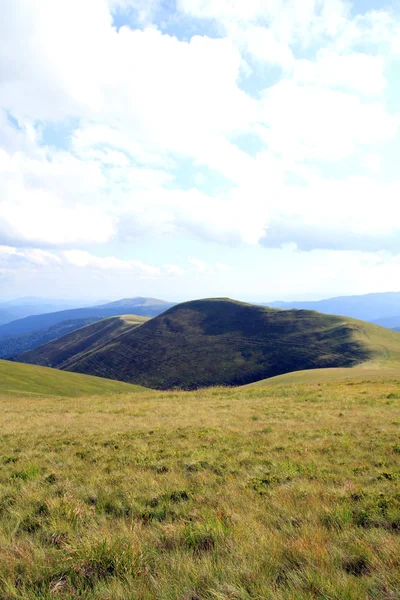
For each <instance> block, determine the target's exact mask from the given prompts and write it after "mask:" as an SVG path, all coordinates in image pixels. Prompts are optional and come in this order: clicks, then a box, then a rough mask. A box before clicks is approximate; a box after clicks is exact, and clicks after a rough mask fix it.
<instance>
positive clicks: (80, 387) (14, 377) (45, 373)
mask: <svg viewBox="0 0 400 600" xmlns="http://www.w3.org/2000/svg"><path fill="white" fill-rule="evenodd" d="M137 390H142V391H144V388H142V387H140V386H136V385H130V384H129V383H122V382H121V381H112V380H111V379H100V378H99V377H91V376H90V375H78V374H77V373H64V372H63V371H57V370H56V369H48V368H46V367H37V366H32V365H23V364H21V363H13V362H10V361H7V360H0V397H4V396H6V397H12V396H14V397H17V398H19V397H23V396H28V397H32V396H49V395H51V396H62V397H64V396H66V397H68V396H69V397H72V398H78V397H80V396H90V395H93V394H98V395H102V394H111V393H114V394H118V393H120V394H121V393H127V392H134V391H137Z"/></svg>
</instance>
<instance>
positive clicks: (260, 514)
mask: <svg viewBox="0 0 400 600" xmlns="http://www.w3.org/2000/svg"><path fill="white" fill-rule="evenodd" d="M0 365H1V366H2V367H3V369H4V365H5V363H0ZM6 366H7V365H6ZM12 366H15V365H12ZM18 368H19V366H18ZM26 368H27V373H29V372H30V369H32V370H33V369H34V368H33V367H26ZM37 372H38V370H37ZM41 372H42V373H44V372H45V371H43V370H41ZM46 373H47V370H46ZM55 374H56V375H57V376H58V375H59V376H66V377H71V375H70V374H67V373H55ZM76 377H78V378H79V376H76ZM83 379H84V378H80V381H83ZM103 384H104V385H106V382H103ZM28 388H29V386H26V388H25V391H27V389H28ZM399 425H400V378H399V375H398V376H397V377H394V376H393V375H392V374H391V375H390V377H389V378H388V379H387V380H384V379H380V380H371V381H369V382H366V381H363V379H362V377H360V378H359V379H358V380H357V379H355V380H353V381H347V382H346V381H339V380H337V381H331V382H321V383H319V384H318V383H314V382H306V383H300V384H296V385H286V384H280V385H279V384H276V385H273V386H271V387H258V388H257V387H255V388H240V389H239V388H236V389H234V388H230V389H228V388H210V389H207V390H202V391H193V392H154V391H153V392H146V393H142V392H140V391H138V392H134V393H128V394H125V395H121V394H118V395H116V394H113V393H111V392H110V393H109V394H108V395H105V396H104V395H103V396H93V397H85V398H79V397H76V398H61V397H54V396H48V397H44V396H42V397H40V398H37V397H32V398H29V397H27V396H25V395H21V397H19V398H18V401H16V397H15V395H11V396H7V394H5V393H4V389H3V391H2V393H1V395H0V432H1V436H0V556H1V560H0V598H1V599H2V600H11V599H21V600H22V599H23V600H33V599H35V600H36V599H39V600H40V599H41V600H50V599H54V598H62V599H63V600H70V599H71V600H72V599H78V598H79V599H83V600H89V599H91V600H92V599H93V600H94V599H96V600H106V599H107V600H108V599H109V600H111V599H112V600H128V599H129V600H131V599H135V600H154V599H155V598H157V600H264V599H270V600H306V599H307V600H308V599H320V600H366V599H368V600H373V599H376V600H389V599H397V598H400V444H399V435H398V433H399Z"/></svg>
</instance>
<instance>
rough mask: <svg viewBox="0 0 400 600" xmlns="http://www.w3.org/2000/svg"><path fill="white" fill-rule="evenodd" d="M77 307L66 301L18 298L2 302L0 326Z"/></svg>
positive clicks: (0, 304) (0, 306)
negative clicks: (32, 316)
mask: <svg viewBox="0 0 400 600" xmlns="http://www.w3.org/2000/svg"><path fill="white" fill-rule="evenodd" d="M74 307H76V303H74V302H68V301H66V300H50V299H45V298H17V299H15V300H5V301H2V302H0V325H4V324H6V323H10V322H11V321H15V320H16V319H23V318H24V317H28V316H30V315H39V314H45V313H50V312H55V311H58V310H67V309H72V308H74Z"/></svg>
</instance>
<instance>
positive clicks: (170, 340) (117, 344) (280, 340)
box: [18, 298, 400, 389]
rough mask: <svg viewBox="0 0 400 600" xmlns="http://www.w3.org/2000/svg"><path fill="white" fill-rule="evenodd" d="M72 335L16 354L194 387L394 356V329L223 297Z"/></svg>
mask: <svg viewBox="0 0 400 600" xmlns="http://www.w3.org/2000/svg"><path fill="white" fill-rule="evenodd" d="M92 332H93V333H92ZM82 334H85V336H84V339H83V340H82V339H81V336H82ZM71 335H73V336H74V339H72V338H71ZM71 335H70V336H65V337H64V338H60V339H59V340H56V342H51V343H49V344H46V345H44V346H42V347H41V348H39V349H37V350H36V351H33V352H29V353H26V354H23V355H21V356H20V357H19V358H18V360H21V361H23V362H31V363H36V364H43V365H48V366H53V367H57V368H61V369H64V370H68V371H77V372H80V373H88V374H92V375H98V376H101V377H106V378H110V379H119V380H121V381H127V382H133V383H137V384H139V385H144V386H146V387H151V388H155V389H172V388H179V389H196V388H200V387H206V386H215V385H229V386H233V385H244V384H247V383H252V382H255V381H259V380H262V379H266V378H269V377H273V376H276V375H281V374H284V373H290V372H293V371H301V370H308V369H321V368H330V367H354V366H355V365H359V364H361V363H366V362H368V361H372V360H378V359H379V360H382V361H387V360H388V357H393V356H400V335H399V334H397V333H395V332H393V331H389V330H385V329H382V328H380V327H377V326H374V325H371V324H366V323H363V322H361V321H355V320H353V319H348V318H344V317H337V316H332V315H323V314H319V313H317V312H313V311H302V310H288V311H282V310H274V309H269V308H266V307H261V306H254V305H250V304H244V303H241V302H235V301H233V300H229V299H224V298H223V299H210V300H197V301H193V302H186V303H183V304H180V305H177V306H175V307H173V308H171V309H170V310H168V311H166V312H165V313H163V314H162V315H159V316H158V317H155V318H154V319H151V320H150V321H148V322H147V323H144V324H142V325H141V326H140V327H136V328H133V327H130V326H129V324H127V323H126V321H124V320H123V319H108V320H106V321H102V322H100V323H96V324H94V325H90V326H88V327H86V328H84V329H82V330H80V331H78V332H74V334H71ZM90 340H94V341H95V343H94V344H92V343H88V341H90Z"/></svg>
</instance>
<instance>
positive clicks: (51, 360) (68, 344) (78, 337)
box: [17, 315, 148, 379]
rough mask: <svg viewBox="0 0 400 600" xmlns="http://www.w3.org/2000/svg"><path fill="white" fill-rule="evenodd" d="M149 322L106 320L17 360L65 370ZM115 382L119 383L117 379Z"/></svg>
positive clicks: (131, 318) (132, 317) (131, 317)
mask: <svg viewBox="0 0 400 600" xmlns="http://www.w3.org/2000/svg"><path fill="white" fill-rule="evenodd" d="M147 320H148V318H147V317H138V316H137V315H125V316H124V317H110V318H108V319H103V320H102V321H98V322H96V323H93V324H92V325H87V326H86V327H82V328H81V329H77V330H75V331H73V332H71V333H69V334H68V335H64V336H62V337H61V338H57V339H56V340H54V341H52V342H49V343H48V344H44V345H43V346H40V347H39V348H36V349H35V350H31V351H29V352H24V353H23V354H20V355H19V356H18V357H17V360H18V361H20V362H24V363H32V364H38V365H43V366H45V367H57V368H59V369H64V368H66V367H67V366H68V365H70V364H71V362H74V361H76V360H78V359H80V360H83V359H84V358H85V357H86V355H87V354H89V353H91V352H96V351H97V350H99V349H101V348H103V347H104V346H106V347H109V345H110V344H113V343H116V342H117V340H118V338H119V336H120V335H122V334H123V333H126V332H129V331H132V330H133V329H135V328H136V327H138V325H141V324H142V323H145V322H146V321H147ZM112 379H117V377H114V378H112Z"/></svg>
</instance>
